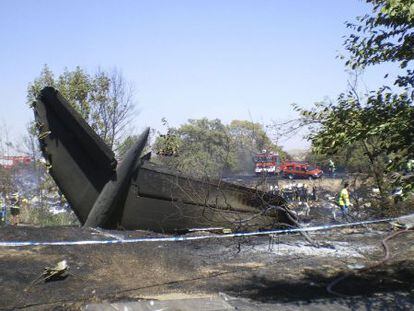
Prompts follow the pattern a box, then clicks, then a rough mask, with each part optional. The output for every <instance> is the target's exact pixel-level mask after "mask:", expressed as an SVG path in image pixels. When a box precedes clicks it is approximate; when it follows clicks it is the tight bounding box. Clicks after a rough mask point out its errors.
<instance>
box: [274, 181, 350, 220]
mask: <svg viewBox="0 0 414 311" xmlns="http://www.w3.org/2000/svg"><path fill="white" fill-rule="evenodd" d="M270 191H271V192H272V193H273V194H277V195H280V196H282V197H283V198H284V199H285V200H286V201H287V202H293V201H299V202H308V201H309V200H312V201H316V200H317V199H318V196H317V188H316V186H313V187H312V190H311V191H309V189H308V186H307V185H306V184H302V183H297V184H290V185H286V186H284V187H282V188H279V187H278V186H277V185H275V186H271V187H270ZM336 203H337V205H338V206H339V207H340V209H341V212H342V214H343V215H344V216H346V215H347V214H348V212H349V207H350V206H351V202H350V198H349V183H348V182H345V183H344V186H343V188H342V189H341V190H340V192H339V193H338V197H337V202H336Z"/></svg>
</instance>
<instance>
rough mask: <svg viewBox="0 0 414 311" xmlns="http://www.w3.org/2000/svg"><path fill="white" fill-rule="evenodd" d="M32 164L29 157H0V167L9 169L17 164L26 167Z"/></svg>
mask: <svg viewBox="0 0 414 311" xmlns="http://www.w3.org/2000/svg"><path fill="white" fill-rule="evenodd" d="M31 162H32V158H31V157H29V156H0V166H1V167H3V168H5V169H11V168H13V167H15V166H17V165H19V164H23V165H28V164H30V163H31Z"/></svg>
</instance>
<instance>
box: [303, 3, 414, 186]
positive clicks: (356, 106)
mask: <svg viewBox="0 0 414 311" xmlns="http://www.w3.org/2000/svg"><path fill="white" fill-rule="evenodd" d="M367 2H368V3H371V4H373V13H372V15H365V16H364V17H361V18H358V22H359V24H351V23H348V27H350V28H351V29H353V31H354V33H353V34H351V35H350V36H349V38H348V39H347V40H346V41H345V47H346V49H347V50H348V51H349V53H350V54H349V59H348V60H347V65H350V66H352V68H364V67H366V66H370V65H375V64H380V63H384V62H396V63H398V64H399V66H400V68H401V69H402V70H404V73H403V74H402V75H400V76H398V77H397V78H396V80H395V85H396V86H397V89H396V90H395V89H394V90H392V89H391V88H390V87H387V86H384V87H381V88H379V89H378V90H376V91H372V92H370V93H368V94H366V95H365V96H363V97H362V98H361V97H360V96H359V95H358V92H356V91H355V89H353V88H351V90H350V91H349V92H348V93H344V94H341V95H340V96H339V97H338V100H337V103H335V104H318V105H316V106H315V107H314V109H311V110H303V109H299V111H300V113H301V115H302V117H304V118H305V119H308V120H311V122H318V123H319V125H320V127H319V128H318V129H317V130H316V131H314V132H313V133H311V135H310V139H311V141H312V144H313V147H314V150H315V151H316V152H319V153H321V154H326V155H331V154H337V153H338V152H339V151H340V150H343V149H346V148H348V147H349V146H360V147H362V148H363V151H364V155H366V156H367V158H368V161H369V164H370V170H371V173H372V176H373V177H375V180H376V183H377V186H378V187H379V188H380V190H381V191H383V193H384V190H385V188H386V187H385V186H386V184H387V183H385V182H384V178H383V177H384V176H386V175H387V176H388V177H390V178H391V179H392V181H393V182H394V185H400V186H402V187H403V188H404V189H405V190H406V193H407V192H408V191H412V190H413V188H414V177H413V174H412V173H407V172H405V171H404V168H405V165H406V163H407V162H408V161H409V160H410V159H413V158H414V122H413V120H414V107H413V102H412V98H413V95H414V94H413V81H414V80H413V79H414V78H413V70H412V69H410V66H412V63H411V61H412V60H413V58H414V50H413V43H414V20H413V10H414V7H413V4H412V1H406V0H367Z"/></svg>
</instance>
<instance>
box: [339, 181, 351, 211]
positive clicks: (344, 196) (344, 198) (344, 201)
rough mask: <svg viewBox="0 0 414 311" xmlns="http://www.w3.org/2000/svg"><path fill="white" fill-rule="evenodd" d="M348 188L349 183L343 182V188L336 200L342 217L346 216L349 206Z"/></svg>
mask: <svg viewBox="0 0 414 311" xmlns="http://www.w3.org/2000/svg"><path fill="white" fill-rule="evenodd" d="M348 187H349V183H348V182H345V184H344V187H343V188H342V190H341V192H339V198H338V205H339V206H340V208H341V211H342V215H344V216H345V215H347V214H348V208H349V205H350V201H349V191H348Z"/></svg>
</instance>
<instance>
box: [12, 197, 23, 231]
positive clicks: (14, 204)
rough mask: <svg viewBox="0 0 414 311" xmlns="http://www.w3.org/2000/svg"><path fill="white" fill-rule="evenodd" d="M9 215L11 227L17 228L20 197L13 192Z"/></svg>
mask: <svg viewBox="0 0 414 311" xmlns="http://www.w3.org/2000/svg"><path fill="white" fill-rule="evenodd" d="M9 201H10V214H11V216H12V218H11V224H12V225H13V226H17V224H18V223H19V215H20V204H21V200H20V196H19V193H17V192H15V193H13V194H12V195H11V196H10V200H9Z"/></svg>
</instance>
